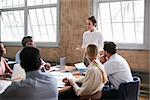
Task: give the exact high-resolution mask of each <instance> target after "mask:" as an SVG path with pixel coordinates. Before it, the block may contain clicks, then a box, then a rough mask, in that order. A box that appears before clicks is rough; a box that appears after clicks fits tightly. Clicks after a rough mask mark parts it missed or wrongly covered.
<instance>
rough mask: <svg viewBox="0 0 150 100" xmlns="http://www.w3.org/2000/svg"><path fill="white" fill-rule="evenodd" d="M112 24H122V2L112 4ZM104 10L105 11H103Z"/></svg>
mask: <svg viewBox="0 0 150 100" xmlns="http://www.w3.org/2000/svg"><path fill="white" fill-rule="evenodd" d="M110 8H111V13H110V14H111V18H112V22H122V20H121V7H120V2H113V3H110ZM103 10H104V9H103Z"/></svg>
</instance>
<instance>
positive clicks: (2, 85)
mask: <svg viewBox="0 0 150 100" xmlns="http://www.w3.org/2000/svg"><path fill="white" fill-rule="evenodd" d="M51 68H52V70H50V71H48V72H47V73H50V74H52V73H55V75H56V74H57V76H56V77H58V73H59V75H60V73H61V75H65V76H63V77H62V76H61V78H56V79H57V81H58V83H59V82H62V79H63V78H65V77H68V78H69V77H70V76H71V78H80V77H82V76H83V75H82V74H80V72H79V71H78V70H77V69H76V68H75V66H65V67H64V69H63V70H61V71H60V70H55V69H57V68H55V67H51ZM11 82H12V81H11V80H2V79H0V94H1V93H3V91H4V90H5V89H6V88H7V87H8V86H9V85H11ZM62 83H63V82H62ZM63 85H64V86H60V87H58V92H59V93H62V92H64V91H67V90H69V89H71V86H66V85H65V83H63Z"/></svg>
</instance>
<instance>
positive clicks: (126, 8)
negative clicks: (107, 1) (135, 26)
mask: <svg viewBox="0 0 150 100" xmlns="http://www.w3.org/2000/svg"><path fill="white" fill-rule="evenodd" d="M122 18H123V21H124V22H133V21H134V20H133V5H132V1H128V2H122Z"/></svg>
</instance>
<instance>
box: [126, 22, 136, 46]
mask: <svg viewBox="0 0 150 100" xmlns="http://www.w3.org/2000/svg"><path fill="white" fill-rule="evenodd" d="M124 35H125V40H124V43H136V42H135V32H134V24H133V23H124Z"/></svg>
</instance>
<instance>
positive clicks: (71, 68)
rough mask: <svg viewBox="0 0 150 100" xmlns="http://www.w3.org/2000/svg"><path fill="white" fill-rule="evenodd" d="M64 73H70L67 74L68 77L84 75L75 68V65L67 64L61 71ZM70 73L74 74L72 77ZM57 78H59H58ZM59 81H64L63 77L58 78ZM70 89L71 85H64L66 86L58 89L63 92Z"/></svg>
mask: <svg viewBox="0 0 150 100" xmlns="http://www.w3.org/2000/svg"><path fill="white" fill-rule="evenodd" d="M61 72H62V73H68V74H67V75H66V77H68V78H80V77H82V76H83V75H82V74H80V72H79V71H78V70H77V69H76V68H75V66H65V67H64V69H63V70H62V71H61ZM70 74H72V76H73V77H72V76H71V77H70ZM63 78H64V76H63ZM56 79H57V78H56ZM57 81H58V82H59V81H61V82H62V79H61V80H59V79H57ZM69 89H71V86H68V85H67V86H64V87H58V91H59V93H61V92H64V91H67V90H69Z"/></svg>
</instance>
